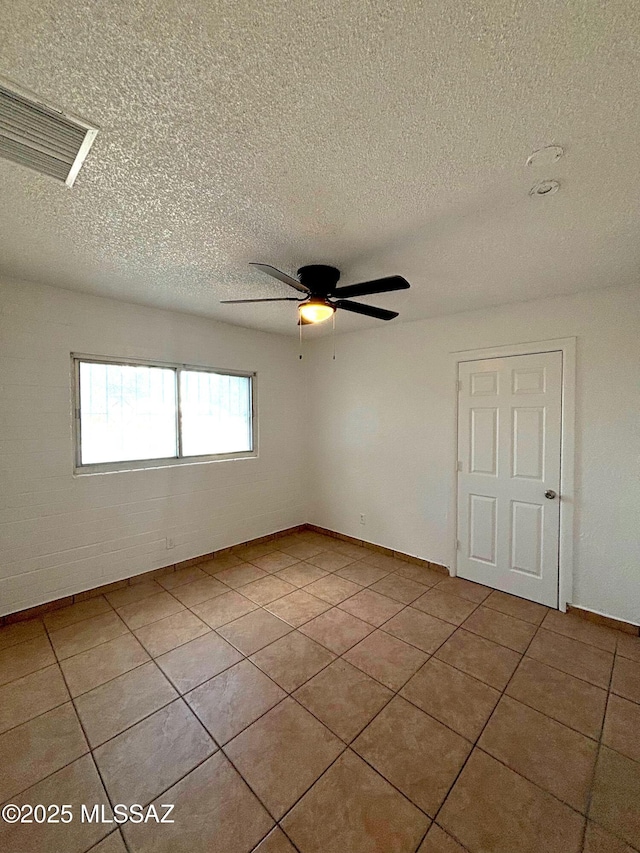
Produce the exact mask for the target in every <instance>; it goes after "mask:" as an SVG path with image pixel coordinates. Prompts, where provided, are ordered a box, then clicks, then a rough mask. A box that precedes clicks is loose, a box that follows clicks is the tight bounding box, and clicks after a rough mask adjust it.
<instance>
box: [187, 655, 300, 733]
mask: <svg viewBox="0 0 640 853" xmlns="http://www.w3.org/2000/svg"><path fill="white" fill-rule="evenodd" d="M285 696H286V693H285V692H284V690H282V689H281V688H280V687H278V685H277V684H275V683H274V682H273V681H272V680H271V679H270V678H268V677H267V676H266V675H265V674H264V673H263V672H261V671H260V670H259V669H258V668H257V667H256V666H254V665H253V664H252V663H250V662H249V661H248V660H243V661H240V663H237V664H235V666H232V667H230V669H226V670H225V671H224V672H221V673H220V675H216V676H215V678H211V679H209V681H205V683H204V684H201V685H200V687H196V688H195V690H192V691H191V692H190V693H187V695H186V696H185V699H186V700H187V702H188V703H189V705H190V707H191V708H192V709H193V710H194V711H195V713H196V714H197V715H198V717H199V719H200V720H201V721H202V722H203V723H204V725H205V726H206V728H207V729H208V731H209V732H210V733H211V735H212V736H213V738H214V739H215V741H216V743H219V744H225V743H227V741H230V740H231V738H233V737H235V736H236V735H237V734H239V733H240V732H241V731H242V730H243V729H246V728H247V726H249V725H251V723H253V722H255V720H257V719H258V717H261V716H262V715H263V714H264V713H266V712H267V711H269V710H270V709H271V708H273V706H274V705H277V704H278V702H280V701H281V700H282V699H284V698H285Z"/></svg>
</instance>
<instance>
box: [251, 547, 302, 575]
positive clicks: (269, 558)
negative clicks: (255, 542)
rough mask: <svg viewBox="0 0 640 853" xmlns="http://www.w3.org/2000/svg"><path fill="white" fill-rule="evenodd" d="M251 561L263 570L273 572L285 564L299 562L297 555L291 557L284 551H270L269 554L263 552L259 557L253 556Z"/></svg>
mask: <svg viewBox="0 0 640 853" xmlns="http://www.w3.org/2000/svg"><path fill="white" fill-rule="evenodd" d="M251 562H252V563H253V564H254V565H255V566H258V567H259V568H261V569H262V570H263V571H265V572H269V573H270V574H275V572H279V571H281V570H282V569H286V568H287V566H293V565H294V564H295V563H297V562H299V561H298V558H297V557H292V556H291V554H285V553H284V551H271V552H270V553H269V554H263V555H262V556H261V557H255V558H254V559H252V560H251Z"/></svg>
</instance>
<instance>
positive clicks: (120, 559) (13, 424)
mask: <svg viewBox="0 0 640 853" xmlns="http://www.w3.org/2000/svg"><path fill="white" fill-rule="evenodd" d="M71 352H82V353H91V354H96V355H105V356H130V357H140V358H150V359H159V360H164V361H173V362H186V363H191V364H204V365H209V366H212V367H220V368H230V369H236V370H247V371H252V370H255V371H257V372H258V407H259V412H258V426H259V458H257V459H243V460H235V461H227V462H213V463H208V464H199V465H184V466H175V467H166V468H159V469H155V470H140V471H131V472H127V473H118V474H100V475H94V476H86V475H85V476H81V477H74V476H73V473H72V465H73V462H72V460H73V448H72V431H71V426H72V421H71V372H70V353H71ZM303 369H304V368H303V366H301V364H300V362H299V359H298V351H297V342H296V340H295V339H294V338H285V337H282V336H278V335H270V334H265V333H260V332H255V331H249V330H245V329H240V328H237V327H233V326H228V325H224V324H221V323H215V322H212V321H210V320H207V319H204V318H198V317H194V316H190V315H185V314H177V313H170V312H166V311H158V310H154V309H150V308H143V307H139V306H135V305H129V304H125V303H122V302H115V301H112V300H108V299H100V298H97V297H92V296H86V295H82V294H77V293H71V292H69V291H65V290H58V289H55V288H48V287H41V286H36V285H32V284H25V283H21V282H15V281H13V282H12V281H0V370H1V375H0V615H2V614H4V613H10V612H13V611H15V610H18V609H22V608H25V607H30V606H32V605H36V604H40V603H42V602H45V601H49V600H52V599H54V598H58V597H62V596H65V595H68V594H70V593H73V592H79V591H81V590H83V589H89V588H91V587H95V586H98V585H101V584H104V583H108V582H111V581H113V580H117V579H119V578H123V577H128V576H130V575H135V574H138V573H140V572H144V571H147V570H149V569H154V568H158V567H160V566H163V565H169V564H171V563H174V562H178V561H180V560H185V559H189V558H191V557H194V556H197V555H200V554H203V553H208V552H210V551H213V550H215V549H218V548H224V547H227V546H229V545H233V544H235V543H237V542H242V541H246V540H247V539H251V538H254V537H258V536H263V535H265V534H268V533H272V532H274V531H276V530H281V529H283V528H286V527H290V526H292V525H296V524H301V523H303V522H304V521H306V515H307V513H306V507H305V503H304V494H303V485H304V484H303V479H302V471H303V466H302V450H303V447H302V442H301V436H302V435H303V429H302V417H303V407H301V406H300V400H301V399H302V394H303V391H304V386H303V383H302V372H303ZM167 536H171V537H173V538H174V539H175V541H176V547H175V549H173V550H167V549H166V544H165V538H166V537H167Z"/></svg>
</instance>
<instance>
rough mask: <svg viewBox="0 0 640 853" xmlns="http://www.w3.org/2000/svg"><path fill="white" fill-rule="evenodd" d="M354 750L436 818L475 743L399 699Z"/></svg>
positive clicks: (362, 737)
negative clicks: (472, 744)
mask: <svg viewBox="0 0 640 853" xmlns="http://www.w3.org/2000/svg"><path fill="white" fill-rule="evenodd" d="M353 749H354V750H355V751H356V752H357V753H358V754H359V755H361V756H362V757H363V758H364V759H365V760H366V761H367V762H368V763H369V764H371V765H372V766H373V767H375V769H376V770H377V771H378V773H381V774H382V776H384V777H385V779H387V780H388V781H389V782H391V784H392V785H394V786H395V787H396V788H398V789H399V790H400V791H402V793H403V794H404V795H405V797H408V798H409V799H410V800H411V801H412V802H413V803H415V805H417V806H418V807H419V808H421V809H422V810H423V811H425V812H426V813H427V814H428V815H430V816H431V817H433V816H434V815H435V814H436V812H437V811H438V809H439V808H440V806H441V805H442V802H443V801H444V798H445V797H446V795H447V793H448V791H449V788H450V787H451V785H452V784H453V782H454V780H455V778H456V776H457V775H458V773H459V772H460V769H461V767H462V765H463V764H464V762H465V761H466V759H467V756H468V755H469V753H470V752H471V744H470V743H469V741H467V740H465V739H464V738H463V737H460V735H457V734H456V733H455V732H452V731H451V729H448V728H447V727H446V726H443V725H442V724H441V723H439V722H438V721H437V720H434V719H433V717H429V716H428V715H427V714H425V713H424V712H423V711H421V710H419V709H418V708H416V707H415V705H411V704H410V703H409V702H407V701H405V700H404V699H402V698H401V697H400V696H396V697H395V698H394V699H392V700H391V702H390V703H389V704H388V705H387V706H386V707H385V708H384V709H383V710H382V711H381V712H380V713H379V714H378V716H377V717H376V718H375V720H374V721H373V722H372V723H370V724H369V725H368V726H367V728H366V729H365V730H364V731H363V732H362V734H361V735H360V736H359V737H358V738H357V739H356V740H355V742H354V743H353Z"/></svg>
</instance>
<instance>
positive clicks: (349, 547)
mask: <svg viewBox="0 0 640 853" xmlns="http://www.w3.org/2000/svg"><path fill="white" fill-rule="evenodd" d="M329 550H330V551H337V552H338V554H344V555H345V556H347V557H351V559H352V560H364V559H365V557H368V556H369V555H370V554H371V549H370V548H365V547H364V546H363V545H356V544H354V543H353V542H344V541H343V540H342V539H334V540H333V542H332V544H331V546H330V548H329Z"/></svg>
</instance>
